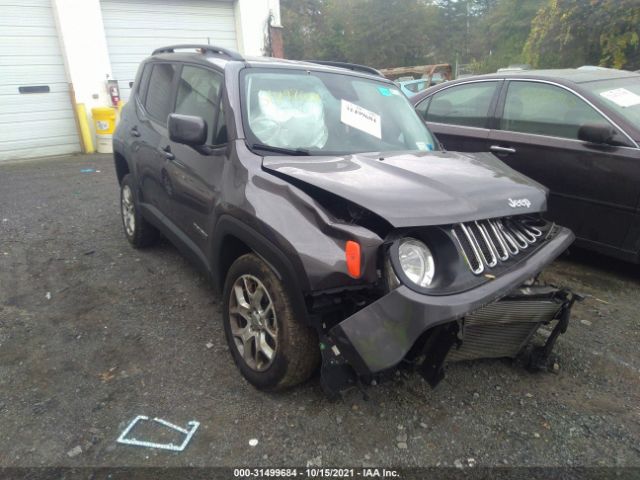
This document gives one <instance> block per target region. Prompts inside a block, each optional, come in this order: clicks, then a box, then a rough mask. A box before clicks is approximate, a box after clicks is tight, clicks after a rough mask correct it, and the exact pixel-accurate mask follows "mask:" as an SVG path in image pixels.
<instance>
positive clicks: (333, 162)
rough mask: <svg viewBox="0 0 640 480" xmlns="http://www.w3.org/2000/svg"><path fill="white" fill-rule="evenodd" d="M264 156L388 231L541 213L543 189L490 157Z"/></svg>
mask: <svg viewBox="0 0 640 480" xmlns="http://www.w3.org/2000/svg"><path fill="white" fill-rule="evenodd" d="M383 155H384V156H381V155H380V154H354V155H346V156H336V157H319V156H309V157H290V156H266V157H264V159H263V163H262V165H263V168H264V169H265V170H266V171H268V172H271V173H274V174H276V175H278V176H279V177H281V178H284V179H285V180H287V179H294V180H295V181H297V182H303V183H306V184H309V185H313V186H315V187H317V188H320V189H322V190H325V191H327V192H331V193H333V194H335V195H338V196H339V197H342V198H345V199H347V200H349V201H351V202H353V203H355V204H356V205H359V206H361V207H363V208H365V209H367V210H370V211H371V212H373V213H375V214H377V215H379V216H380V217H382V218H384V219H385V220H387V221H388V222H389V223H390V224H391V225H393V226H394V227H411V226H421V225H444V224H449V223H458V222H466V221H470V220H479V219H484V218H493V217H504V216H509V215H515V214H521V213H534V212H540V211H544V210H546V201H547V189H546V188H545V187H543V186H542V185H540V184H538V183H536V182H534V181H533V180H531V179H530V178H528V177H525V176H524V175H522V174H520V173H518V172H516V171H515V170H513V169H512V168H510V167H508V166H507V165H506V164H504V163H503V162H501V161H500V160H498V158H497V157H495V156H494V155H492V154H490V153H456V152H411V153H394V154H389V153H386V154H383Z"/></svg>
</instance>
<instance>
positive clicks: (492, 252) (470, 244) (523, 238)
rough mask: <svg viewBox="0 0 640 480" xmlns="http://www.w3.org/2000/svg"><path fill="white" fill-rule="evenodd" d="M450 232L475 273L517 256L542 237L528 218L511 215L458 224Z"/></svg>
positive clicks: (540, 232) (541, 233) (538, 229)
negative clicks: (509, 216)
mask: <svg viewBox="0 0 640 480" xmlns="http://www.w3.org/2000/svg"><path fill="white" fill-rule="evenodd" d="M451 233H452V235H453V237H454V238H455V239H456V242H457V244H458V245H457V246H458V249H459V250H460V253H461V254H462V256H463V258H464V259H465V261H466V262H467V265H468V266H469V269H470V270H471V271H472V272H473V273H474V274H475V275H480V274H481V273H483V272H485V271H486V270H489V269H492V268H494V267H496V266H497V265H499V264H500V263H501V262H506V261H508V260H509V259H510V258H513V257H516V256H518V255H520V254H521V253H522V252H523V251H525V250H527V249H528V248H529V247H530V246H532V245H534V244H535V243H537V242H538V241H540V239H541V238H542V237H543V232H542V230H540V228H538V227H537V226H536V225H535V224H534V223H533V221H532V220H531V219H528V218H514V217H511V218H494V219H489V220H478V221H475V222H466V223H458V224H456V225H454V226H453V228H452V230H451Z"/></svg>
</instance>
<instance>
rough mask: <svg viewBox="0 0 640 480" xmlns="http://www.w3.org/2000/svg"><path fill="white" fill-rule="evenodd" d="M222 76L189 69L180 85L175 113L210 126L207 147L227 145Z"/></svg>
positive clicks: (195, 68) (183, 72)
mask: <svg viewBox="0 0 640 480" xmlns="http://www.w3.org/2000/svg"><path fill="white" fill-rule="evenodd" d="M222 78H223V77H222V75H221V74H219V73H216V72H213V71H211V70H206V69H204V68H199V67H192V66H190V65H185V66H184V67H182V72H181V73H180V79H179V82H178V94H177V97H176V107H175V109H174V112H175V113H179V114H182V115H193V116H196V117H201V118H202V119H204V121H205V122H206V123H207V132H208V133H207V144H208V145H220V144H224V143H226V142H227V138H226V131H227V130H226V126H225V123H224V121H225V120H224V113H223V110H222V109H220V108H219V107H220V105H221V103H220V89H221V87H222Z"/></svg>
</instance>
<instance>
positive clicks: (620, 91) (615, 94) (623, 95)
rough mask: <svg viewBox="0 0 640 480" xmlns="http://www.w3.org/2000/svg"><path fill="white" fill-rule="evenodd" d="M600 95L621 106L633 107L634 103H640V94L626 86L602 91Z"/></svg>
mask: <svg viewBox="0 0 640 480" xmlns="http://www.w3.org/2000/svg"><path fill="white" fill-rule="evenodd" d="M600 96H602V97H604V98H606V99H607V100H611V101H612V102H614V103H615V104H617V105H620V106H621V107H633V106H634V105H638V104H640V95H636V94H635V93H633V92H631V91H629V90H627V89H626V88H616V89H614V90H607V91H606V92H601V93H600Z"/></svg>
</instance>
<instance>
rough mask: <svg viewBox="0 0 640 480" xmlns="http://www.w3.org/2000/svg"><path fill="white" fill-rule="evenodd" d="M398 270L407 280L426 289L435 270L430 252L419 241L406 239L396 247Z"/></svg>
mask: <svg viewBox="0 0 640 480" xmlns="http://www.w3.org/2000/svg"><path fill="white" fill-rule="evenodd" d="M398 256H399V260H400V268H402V271H403V272H404V274H405V275H406V276H407V278H408V279H409V280H411V281H412V282H413V283H415V284H416V285H418V286H420V287H428V286H429V285H431V282H432V281H433V275H434V273H435V270H436V266H435V262H434V261H433V255H432V254H431V250H429V247H427V246H426V245H425V244H424V243H422V242H421V241H420V240H417V239H415V238H411V237H407V238H404V239H402V240H400V245H399V247H398Z"/></svg>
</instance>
